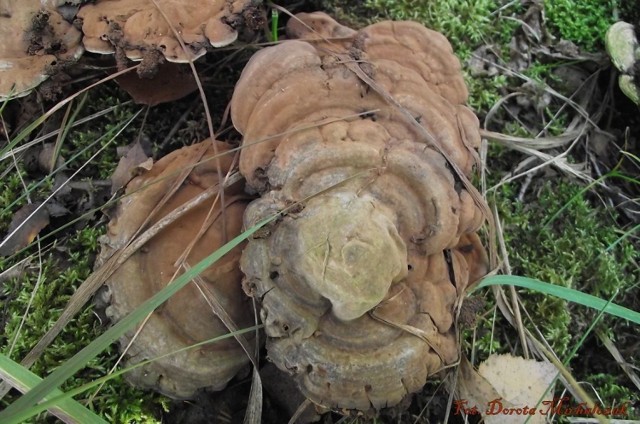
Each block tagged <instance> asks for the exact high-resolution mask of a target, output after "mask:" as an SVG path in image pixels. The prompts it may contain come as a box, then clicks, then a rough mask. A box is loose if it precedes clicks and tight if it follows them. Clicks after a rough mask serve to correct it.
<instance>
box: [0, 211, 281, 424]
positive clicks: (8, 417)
mask: <svg viewBox="0 0 640 424" xmlns="http://www.w3.org/2000/svg"><path fill="white" fill-rule="evenodd" d="M277 216H278V215H277V214H276V215H274V216H271V217H269V218H267V219H265V220H263V221H261V222H260V223H258V224H256V225H254V226H253V227H251V228H249V229H248V230H246V231H245V232H243V233H242V234H240V235H239V236H237V237H236V238H234V239H233V240H231V241H229V242H228V243H227V244H225V245H224V246H222V247H221V248H219V249H218V250H216V251H215V252H213V253H212V254H211V255H209V256H207V257H206V258H204V259H203V260H201V261H200V262H198V263H197V264H196V265H194V266H193V267H192V268H191V269H190V270H189V271H187V272H185V273H184V274H182V275H181V276H180V277H178V278H176V280H175V281H174V282H173V283H171V284H169V285H168V286H167V287H165V288H164V289H162V290H161V291H159V292H158V293H156V294H155V295H154V296H152V297H151V298H150V299H148V300H147V301H146V302H144V303H143V304H142V305H140V306H139V307H138V308H136V309H135V310H134V311H133V312H131V313H130V314H129V315H127V316H126V317H124V318H123V319H122V320H121V321H119V322H118V323H116V324H115V325H114V326H113V327H111V328H110V329H109V330H107V331H106V332H105V333H104V334H102V335H100V336H99V337H98V338H97V339H95V340H94V341H93V342H91V343H90V344H89V345H88V346H86V347H85V348H84V349H82V350H81V351H80V352H78V353H77V354H76V355H74V356H73V358H71V359H69V360H68V361H66V362H64V363H63V364H62V365H60V367H58V368H57V369H56V370H55V371H54V372H52V373H51V374H50V375H49V376H48V377H46V378H45V379H44V380H42V382H41V383H40V384H38V385H37V386H36V387H34V388H33V389H32V390H30V391H29V392H28V393H26V394H25V395H24V396H22V397H21V398H19V399H18V400H16V401H15V402H14V403H12V404H11V405H9V406H8V407H7V409H5V410H4V411H2V412H0V422H1V423H3V424H18V423H20V422H22V421H23V420H25V419H27V418H29V417H31V416H33V415H35V413H33V412H32V407H33V406H34V405H35V404H36V403H38V402H39V401H40V400H42V399H43V398H44V397H45V396H47V395H48V394H49V393H50V392H52V391H53V390H55V389H57V388H58V387H59V386H60V385H61V384H62V383H63V382H65V381H66V380H67V379H69V378H70V377H71V376H73V375H74V374H75V373H76V372H77V371H79V370H80V369H82V368H83V367H84V366H86V364H87V363H88V362H89V361H90V360H91V359H93V358H95V357H96V356H97V355H98V354H99V353H100V352H102V351H103V350H104V349H106V348H107V347H108V346H109V345H110V344H111V343H113V342H115V341H116V340H117V339H119V338H120V337H121V336H122V335H123V334H124V333H125V332H126V331H127V330H128V329H129V328H131V327H133V326H134V325H135V324H137V323H138V322H140V321H142V320H143V319H144V318H145V317H146V316H147V315H148V314H149V313H151V312H152V311H153V310H154V309H156V308H157V307H158V306H160V305H161V304H162V303H163V302H165V301H166V300H167V299H169V298H170V297H171V296H173V295H174V294H175V293H176V292H178V291H179V290H180V289H181V288H182V287H184V286H185V285H187V283H189V282H190V281H191V280H192V279H193V278H194V277H195V276H196V275H199V274H200V273H202V272H203V271H204V270H205V269H207V268H208V267H210V266H211V265H213V264H214V263H216V262H217V261H218V260H219V259H220V258H222V257H223V256H224V255H225V254H227V253H228V252H230V251H231V250H232V249H233V248H234V247H236V246H238V245H239V244H240V243H242V242H243V241H244V240H246V239H247V238H248V237H250V236H251V235H252V234H253V233H255V232H256V231H258V230H259V229H260V228H262V227H263V226H264V225H265V224H267V223H269V222H271V221H273V220H275V219H276V217H277Z"/></svg>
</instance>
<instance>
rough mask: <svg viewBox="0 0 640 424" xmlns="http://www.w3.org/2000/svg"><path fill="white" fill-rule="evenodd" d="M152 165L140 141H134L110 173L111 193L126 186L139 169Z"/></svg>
mask: <svg viewBox="0 0 640 424" xmlns="http://www.w3.org/2000/svg"><path fill="white" fill-rule="evenodd" d="M152 166H153V159H152V158H150V157H148V156H147V154H146V153H145V152H144V149H143V148H142V145H141V144H140V142H139V141H136V142H135V143H134V144H133V145H131V148H130V149H129V150H128V151H127V153H125V155H124V156H122V157H121V158H120V162H118V166H117V167H116V169H115V171H113V174H112V175H111V194H114V193H116V192H117V191H118V190H120V189H121V188H122V187H124V186H126V185H127V184H128V183H129V181H131V180H132V179H133V177H135V176H136V175H137V174H138V172H139V171H140V170H141V169H144V170H146V171H148V170H150V169H151V167H152Z"/></svg>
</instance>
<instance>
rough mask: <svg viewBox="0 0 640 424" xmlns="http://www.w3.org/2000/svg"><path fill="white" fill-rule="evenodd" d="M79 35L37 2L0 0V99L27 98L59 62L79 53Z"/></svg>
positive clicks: (80, 50)
mask: <svg viewBox="0 0 640 424" xmlns="http://www.w3.org/2000/svg"><path fill="white" fill-rule="evenodd" d="M80 39H81V34H80V31H78V30H77V29H76V28H75V27H73V25H71V24H70V23H68V22H67V21H65V20H64V19H63V17H62V16H61V15H60V14H59V13H58V12H56V10H55V8H50V7H43V6H42V5H41V2H40V0H21V1H13V0H0V40H2V43H0V100H6V99H7V98H9V97H20V96H25V95H27V94H28V93H29V92H30V91H31V90H32V89H33V88H35V87H37V86H38V85H39V84H40V83H41V82H43V81H44V80H46V79H47V78H48V77H49V76H50V75H51V74H52V73H54V72H55V71H54V66H55V65H57V64H58V63H59V62H62V61H67V60H75V59H77V58H78V57H80V55H81V54H82V51H83V49H82V44H81V42H80Z"/></svg>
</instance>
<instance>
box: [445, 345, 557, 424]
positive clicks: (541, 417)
mask: <svg viewBox="0 0 640 424" xmlns="http://www.w3.org/2000/svg"><path fill="white" fill-rule="evenodd" d="M556 374H557V370H556V368H555V367H554V366H553V364H550V363H548V362H537V361H535V360H532V359H524V358H522V357H519V356H511V355H508V354H507V355H491V356H490V357H489V358H488V359H487V360H486V361H484V362H483V363H482V364H480V367H479V368H478V371H476V370H474V369H473V366H472V365H471V364H470V363H469V361H468V360H467V359H466V358H465V357H463V358H462V360H461V361H460V371H459V373H458V385H457V387H458V393H459V395H460V396H459V399H458V400H457V401H455V403H454V408H455V410H454V413H455V414H461V413H465V414H467V415H478V414H480V415H482V416H483V417H484V422H485V423H487V424H498V423H505V424H521V423H524V422H525V421H526V420H527V419H528V420H529V421H528V423H529V424H542V423H544V422H545V419H546V418H547V415H548V414H546V413H545V411H547V410H548V409H549V407H550V402H552V398H553V391H549V393H548V394H547V395H546V396H545V398H544V400H543V401H542V402H541V403H540V405H538V401H539V400H540V398H541V397H542V395H543V394H544V393H545V391H546V390H547V388H548V387H549V385H550V384H551V382H552V381H553V379H554V378H555V376H556ZM545 402H546V403H545Z"/></svg>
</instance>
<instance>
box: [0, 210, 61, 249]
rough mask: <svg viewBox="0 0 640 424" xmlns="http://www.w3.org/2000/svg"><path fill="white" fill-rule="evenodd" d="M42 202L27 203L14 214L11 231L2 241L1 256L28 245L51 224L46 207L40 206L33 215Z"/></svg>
mask: <svg viewBox="0 0 640 424" xmlns="http://www.w3.org/2000/svg"><path fill="white" fill-rule="evenodd" d="M41 204H42V202H37V203H29V204H26V205H24V206H23V207H22V208H20V209H19V210H18V211H17V212H16V213H15V214H14V215H13V219H12V220H11V223H10V224H9V231H8V232H7V235H6V236H5V238H4V239H3V240H2V242H0V256H9V255H13V254H14V253H15V252H17V251H18V250H20V249H22V248H24V247H26V246H28V245H29V243H31V242H32V241H33V240H34V239H35V238H36V236H37V235H38V233H40V231H41V230H42V229H43V228H44V227H46V226H47V225H49V212H47V210H46V208H40V209H39V210H38V211H37V212H35V213H34V214H33V215H31V214H32V213H33V212H34V211H36V209H37V208H38V206H40V205H41ZM25 220H27V222H25ZM23 222H24V224H23Z"/></svg>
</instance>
